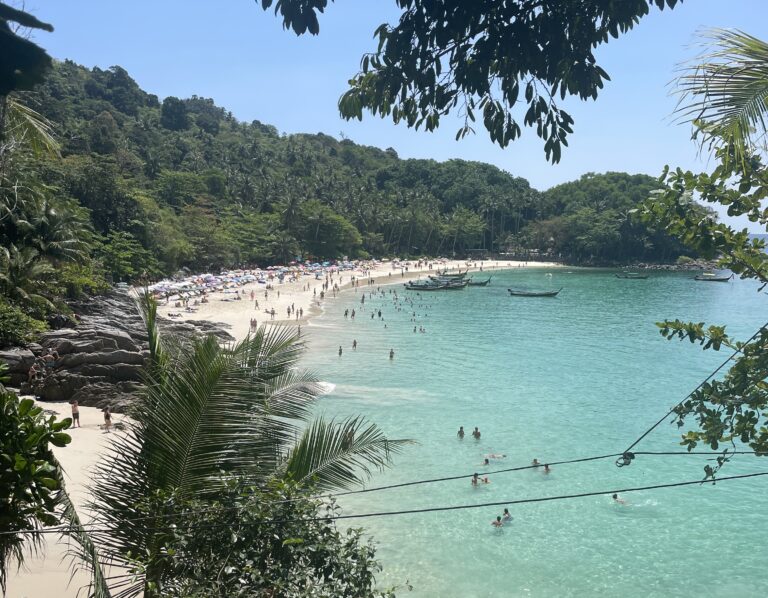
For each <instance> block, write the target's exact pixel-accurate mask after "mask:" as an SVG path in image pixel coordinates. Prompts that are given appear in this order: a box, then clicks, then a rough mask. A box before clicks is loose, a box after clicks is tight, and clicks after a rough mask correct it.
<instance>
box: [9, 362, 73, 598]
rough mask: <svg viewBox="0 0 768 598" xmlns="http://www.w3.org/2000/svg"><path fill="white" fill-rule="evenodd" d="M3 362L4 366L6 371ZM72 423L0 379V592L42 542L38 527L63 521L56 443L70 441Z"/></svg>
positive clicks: (61, 483)
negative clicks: (12, 572) (15, 565)
mask: <svg viewBox="0 0 768 598" xmlns="http://www.w3.org/2000/svg"><path fill="white" fill-rule="evenodd" d="M4 367H5V366H3V367H2V368H0V375H2V374H3V369H4ZM71 423H72V421H71V420H69V419H64V420H58V421H57V420H56V418H55V417H54V416H48V415H45V414H44V413H43V409H42V407H36V406H35V404H34V401H32V399H21V400H20V399H19V398H18V397H17V396H16V395H15V394H14V393H12V392H9V391H7V390H6V389H5V388H4V387H3V386H2V384H0V530H2V532H3V533H2V534H1V535H0V592H2V593H3V594H4V593H5V588H6V582H7V580H8V573H9V568H10V567H12V565H13V563H22V562H23V560H24V553H25V551H27V550H30V549H35V548H37V547H39V545H40V536H39V535H36V534H35V533H34V532H36V531H38V530H40V529H41V528H42V527H44V526H49V525H54V524H56V523H58V522H59V520H60V519H59V516H60V515H59V512H58V509H59V506H60V502H61V494H62V493H63V492H64V487H63V482H62V481H61V470H60V466H59V464H58V462H57V461H56V459H55V458H54V456H53V452H52V451H51V447H52V446H66V445H67V444H68V443H69V442H70V440H71V438H70V437H69V435H68V434H66V433H65V432H64V430H65V429H66V428H68V427H69V426H70V424H71Z"/></svg>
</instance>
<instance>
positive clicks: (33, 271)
mask: <svg viewBox="0 0 768 598" xmlns="http://www.w3.org/2000/svg"><path fill="white" fill-rule="evenodd" d="M53 272H54V269H53V266H51V264H50V263H48V262H47V261H44V260H42V259H41V258H40V254H39V252H38V251H37V250H36V249H35V248H33V247H22V248H18V247H16V245H11V246H10V247H8V248H5V247H0V290H2V292H3V294H4V295H6V296H7V297H10V298H11V299H12V300H14V301H15V302H17V303H19V304H20V305H24V306H27V307H34V306H37V307H43V306H45V307H49V308H53V304H52V303H51V302H50V300H49V299H48V298H47V297H46V296H45V295H44V289H45V281H46V280H47V279H48V278H49V276H50V275H51V274H53Z"/></svg>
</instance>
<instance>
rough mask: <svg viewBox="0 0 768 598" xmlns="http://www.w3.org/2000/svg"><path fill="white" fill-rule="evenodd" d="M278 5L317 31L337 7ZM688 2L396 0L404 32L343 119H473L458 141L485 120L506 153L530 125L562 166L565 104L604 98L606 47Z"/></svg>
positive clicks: (369, 67) (364, 67) (362, 82)
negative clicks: (599, 50) (654, 11)
mask: <svg viewBox="0 0 768 598" xmlns="http://www.w3.org/2000/svg"><path fill="white" fill-rule="evenodd" d="M260 2H261V5H262V7H263V8H264V9H268V8H270V7H271V6H272V5H273V4H274V10H275V13H276V14H279V15H280V16H282V18H283V26H284V27H285V28H286V29H288V28H290V29H292V30H293V31H294V32H295V33H296V34H297V35H301V34H304V33H306V32H309V33H312V34H317V33H319V30H320V26H319V22H318V13H322V12H324V10H325V8H326V7H327V5H328V0H277V1H274V0H260ZM678 2H682V0H621V1H616V0H581V1H579V2H567V1H565V2H547V1H544V0H475V1H473V2H466V1H463V0H395V3H396V4H397V6H398V8H400V9H401V10H402V14H401V16H400V20H399V22H398V23H397V25H394V26H392V25H389V24H387V23H384V24H382V25H381V26H379V27H378V28H377V29H376V31H375V34H374V35H375V37H376V38H378V47H377V49H376V51H375V52H373V53H370V54H366V55H365V56H364V57H363V58H362V61H361V70H360V72H359V73H358V74H357V75H355V77H353V78H352V80H351V81H350V88H349V90H348V91H347V92H346V93H345V94H344V95H343V96H342V97H341V99H340V100H339V110H340V112H341V115H342V116H343V117H344V118H346V119H348V120H350V119H353V118H357V119H360V120H362V116H363V110H368V111H370V112H371V113H372V114H378V115H380V116H381V117H382V118H383V117H391V118H392V120H393V122H395V123H399V122H405V123H406V124H407V125H408V126H409V127H414V128H416V129H418V128H420V127H423V128H424V129H426V130H428V131H432V130H434V129H436V128H437V127H438V126H439V123H440V119H441V117H443V116H447V115H448V114H451V113H455V114H456V113H457V114H458V115H459V116H460V117H461V118H463V119H464V124H463V126H462V127H461V128H460V129H459V130H458V132H457V134H456V138H457V139H459V138H462V137H464V136H465V135H467V134H468V133H470V132H474V126H475V125H474V123H475V122H476V120H477V119H478V118H482V122H483V126H484V127H485V128H486V129H487V131H488V134H489V135H490V138H491V141H493V142H494V143H497V144H499V145H500V146H501V147H506V146H507V145H508V144H509V143H510V142H511V141H514V140H515V139H517V138H518V137H520V135H521V133H522V130H521V124H522V125H523V126H526V127H535V128H536V134H537V135H538V136H539V137H540V138H541V139H542V140H543V141H544V151H545V153H546V156H547V159H548V160H551V161H552V162H553V163H554V162H558V161H559V160H560V156H561V152H562V146H563V145H568V142H567V137H568V135H569V134H570V133H572V132H573V129H572V125H573V124H574V122H573V119H572V118H571V116H570V115H569V114H568V113H567V112H566V111H565V110H563V109H562V108H561V107H560V106H559V105H558V104H557V101H558V96H559V99H560V100H563V99H565V97H566V96H578V97H579V98H581V99H582V100H586V99H589V98H592V99H596V98H597V94H598V91H599V90H600V89H602V87H603V84H604V81H607V80H609V79H610V77H609V76H608V73H606V72H605V71H604V70H603V69H602V68H601V67H600V66H599V65H598V64H597V61H596V59H595V56H594V53H593V51H594V50H595V48H596V47H597V46H599V45H600V44H603V43H605V42H607V41H608V40H609V38H610V37H614V38H615V37H618V36H619V35H621V34H622V33H625V32H627V31H628V30H630V29H631V28H632V27H634V26H635V25H636V24H637V23H638V22H639V21H640V19H641V18H642V17H644V16H646V15H647V14H648V13H649V12H650V10H651V8H652V7H654V6H656V7H658V8H659V9H662V10H663V9H664V8H665V7H669V8H670V9H671V8H674V7H675V5H676V4H678Z"/></svg>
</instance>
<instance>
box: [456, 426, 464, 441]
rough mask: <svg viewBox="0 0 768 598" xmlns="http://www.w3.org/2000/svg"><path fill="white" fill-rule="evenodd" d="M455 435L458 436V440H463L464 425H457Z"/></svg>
mask: <svg viewBox="0 0 768 598" xmlns="http://www.w3.org/2000/svg"><path fill="white" fill-rule="evenodd" d="M456 436H458V437H459V440H464V426H459V431H458V432H456Z"/></svg>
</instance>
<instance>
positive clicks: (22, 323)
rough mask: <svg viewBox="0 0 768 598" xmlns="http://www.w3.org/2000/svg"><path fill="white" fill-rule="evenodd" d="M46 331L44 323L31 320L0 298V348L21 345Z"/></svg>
mask: <svg viewBox="0 0 768 598" xmlns="http://www.w3.org/2000/svg"><path fill="white" fill-rule="evenodd" d="M46 329H47V326H46V324H45V322H41V321H40V320H35V319H34V318H31V317H30V316H28V315H27V314H25V313H24V312H23V311H21V310H20V309H19V308H18V307H16V306H15V305H11V304H10V303H8V302H7V301H6V299H5V298H3V297H0V347H7V346H10V345H23V344H25V343H28V342H30V341H31V340H33V339H34V337H35V335H36V334H37V333H39V332H42V331H43V330H46Z"/></svg>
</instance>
